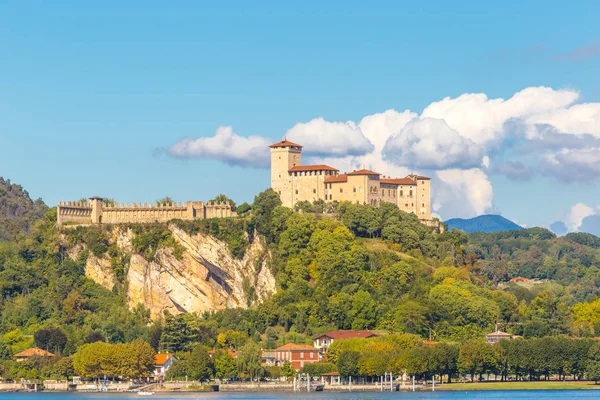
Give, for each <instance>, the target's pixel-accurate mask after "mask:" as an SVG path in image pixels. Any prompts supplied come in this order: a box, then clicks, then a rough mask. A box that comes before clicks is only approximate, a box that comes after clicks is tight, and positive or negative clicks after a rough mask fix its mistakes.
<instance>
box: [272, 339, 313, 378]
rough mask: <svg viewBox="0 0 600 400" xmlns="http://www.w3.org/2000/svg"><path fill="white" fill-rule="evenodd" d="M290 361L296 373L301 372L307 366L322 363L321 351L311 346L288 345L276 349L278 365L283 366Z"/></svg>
mask: <svg viewBox="0 0 600 400" xmlns="http://www.w3.org/2000/svg"><path fill="white" fill-rule="evenodd" d="M286 361H289V362H290V364H291V365H292V368H294V369H295V370H296V371H299V370H301V369H302V367H304V365H305V364H309V363H316V362H319V361H320V354H319V349H317V348H315V347H314V346H311V345H309V344H295V343H288V344H285V345H283V346H280V347H278V348H276V349H275V362H276V365H283V363H284V362H286Z"/></svg>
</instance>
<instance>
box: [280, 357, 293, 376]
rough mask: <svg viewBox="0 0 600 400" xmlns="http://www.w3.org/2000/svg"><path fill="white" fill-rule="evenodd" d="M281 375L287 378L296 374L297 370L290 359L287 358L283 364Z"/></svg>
mask: <svg viewBox="0 0 600 400" xmlns="http://www.w3.org/2000/svg"><path fill="white" fill-rule="evenodd" d="M281 375H283V376H285V377H286V378H287V379H290V378H293V377H294V376H296V370H295V369H294V368H292V364H291V363H290V362H289V361H288V360H285V361H284V362H283V365H282V366H281Z"/></svg>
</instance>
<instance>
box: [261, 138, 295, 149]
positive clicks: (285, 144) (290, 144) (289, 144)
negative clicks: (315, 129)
mask: <svg viewBox="0 0 600 400" xmlns="http://www.w3.org/2000/svg"><path fill="white" fill-rule="evenodd" d="M269 147H270V148H275V147H300V148H302V146H300V145H299V144H297V143H294V142H290V141H289V140H287V139H283V140H282V141H281V142H277V143H273V144H272V145H270V146H269Z"/></svg>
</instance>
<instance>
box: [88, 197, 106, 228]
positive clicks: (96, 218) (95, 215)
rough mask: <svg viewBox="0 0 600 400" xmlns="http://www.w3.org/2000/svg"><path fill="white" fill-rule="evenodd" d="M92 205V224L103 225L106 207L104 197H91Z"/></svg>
mask: <svg viewBox="0 0 600 400" xmlns="http://www.w3.org/2000/svg"><path fill="white" fill-rule="evenodd" d="M90 204H91V206H92V224H101V223H102V207H103V206H104V201H103V200H102V197H98V196H94V197H90Z"/></svg>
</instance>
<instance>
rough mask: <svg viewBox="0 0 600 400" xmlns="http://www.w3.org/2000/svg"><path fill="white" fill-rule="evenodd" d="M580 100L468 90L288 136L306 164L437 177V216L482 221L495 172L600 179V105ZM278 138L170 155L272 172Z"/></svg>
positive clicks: (303, 127) (210, 141)
mask: <svg viewBox="0 0 600 400" xmlns="http://www.w3.org/2000/svg"><path fill="white" fill-rule="evenodd" d="M579 101H580V93H579V92H578V91H576V90H571V89H564V90H554V89H552V88H548V87H529V88H525V89H523V90H521V91H519V92H517V93H515V94H514V95H512V96H510V97H508V98H507V99H504V98H489V97H488V96H487V95H486V94H484V93H467V94H463V95H460V96H458V97H455V98H451V97H446V98H444V99H442V100H440V101H435V102H433V103H431V104H430V105H428V106H427V107H425V109H424V110H423V111H422V113H420V114H419V113H416V112H414V111H411V110H405V111H397V110H394V109H389V110H386V111H383V112H381V113H376V114H372V115H367V116H365V117H363V118H362V119H361V120H360V121H359V122H354V121H346V122H343V121H326V120H325V119H323V118H315V119H313V120H311V121H308V122H303V123H297V124H295V125H293V126H292V127H291V128H290V129H289V130H288V132H287V133H286V135H287V137H288V139H290V140H292V141H295V142H299V143H301V144H303V145H304V146H305V147H304V158H303V162H304V163H305V164H306V163H310V162H313V163H322V162H325V163H327V164H330V165H333V166H336V167H337V168H339V169H340V170H341V171H350V170H353V169H358V168H363V167H366V168H370V169H373V170H376V171H378V172H380V173H382V174H384V175H388V176H405V175H406V174H408V173H409V172H416V173H419V174H423V175H428V176H431V177H432V178H433V181H432V185H433V191H432V193H433V195H434V196H435V201H434V204H433V207H432V208H433V211H434V212H436V213H438V214H439V215H441V216H442V217H444V218H449V217H454V216H467V215H469V216H473V215H477V214H480V213H482V212H484V211H486V210H490V209H492V208H493V206H492V204H493V191H492V188H491V184H490V181H489V178H488V176H487V174H501V175H504V176H507V177H509V178H511V179H530V178H531V177H533V176H535V175H536V174H539V173H542V174H545V175H547V176H551V177H553V178H556V179H558V180H559V181H560V182H563V183H575V182H579V181H582V180H584V179H590V180H591V179H598V176H600V173H599V172H600V168H599V167H598V166H599V165H600V103H580V102H579ZM278 139H279V138H277V139H267V138H264V137H260V136H249V137H242V136H240V135H237V134H236V133H234V132H233V130H232V129H231V128H230V127H221V128H219V129H218V130H217V133H216V134H215V135H214V136H212V137H201V138H186V139H183V140H181V141H179V142H177V143H175V144H174V145H172V146H171V147H170V148H169V150H168V153H169V154H170V155H171V156H174V157H203V158H212V159H217V160H222V161H224V162H226V163H228V164H231V165H241V166H251V167H260V168H263V167H268V166H269V151H268V145H269V144H271V143H272V142H274V141H276V140H278ZM469 179H472V180H471V181H469ZM461 199H466V200H465V201H462V200H461Z"/></svg>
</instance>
